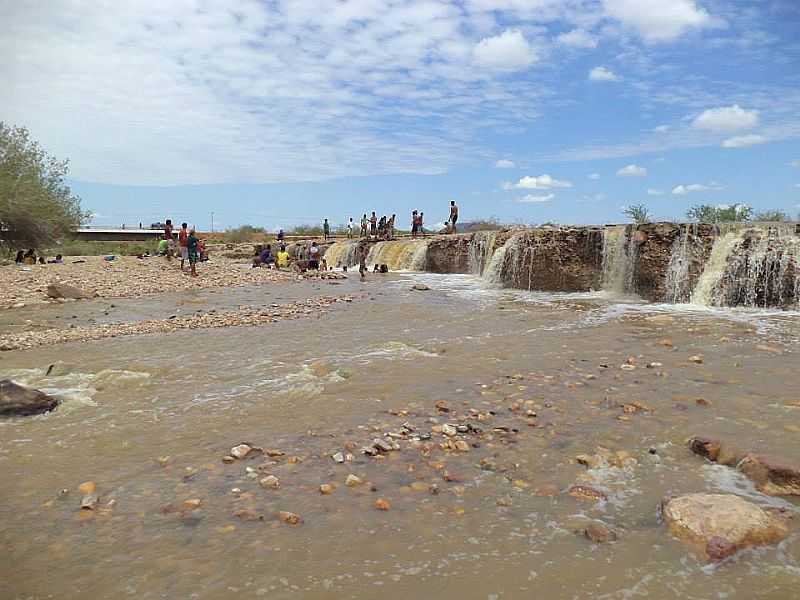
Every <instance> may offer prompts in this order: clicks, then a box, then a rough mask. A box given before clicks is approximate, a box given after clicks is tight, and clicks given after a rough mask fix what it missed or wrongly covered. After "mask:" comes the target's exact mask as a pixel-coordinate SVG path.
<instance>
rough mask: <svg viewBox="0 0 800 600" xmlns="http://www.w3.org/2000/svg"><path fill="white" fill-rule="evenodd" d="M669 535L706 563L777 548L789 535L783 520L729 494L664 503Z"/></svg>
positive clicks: (683, 498)
mask: <svg viewBox="0 0 800 600" xmlns="http://www.w3.org/2000/svg"><path fill="white" fill-rule="evenodd" d="M663 515H664V521H665V522H666V524H667V526H668V527H669V531H670V533H672V535H674V536H675V537H676V538H678V539H679V540H681V541H683V542H685V543H686V544H688V545H689V546H691V547H692V548H693V549H694V550H695V551H697V552H698V553H699V554H700V555H701V556H703V557H704V558H706V559H708V560H721V559H723V558H725V557H727V556H730V555H731V554H734V553H735V552H738V551H739V550H743V549H744V548H748V547H751V546H765V545H770V544H776V543H778V542H780V541H781V540H782V539H784V538H785V537H786V536H787V535H788V534H789V529H788V527H787V524H786V521H785V519H783V518H782V517H780V516H777V515H775V514H773V513H771V512H768V511H766V510H764V509H762V508H761V507H759V506H757V505H756V504H753V503H752V502H748V501H747V500H744V499H742V498H740V497H739V496H734V495H732V494H687V495H685V496H679V497H677V498H672V499H669V500H666V501H665V502H664V505H663Z"/></svg>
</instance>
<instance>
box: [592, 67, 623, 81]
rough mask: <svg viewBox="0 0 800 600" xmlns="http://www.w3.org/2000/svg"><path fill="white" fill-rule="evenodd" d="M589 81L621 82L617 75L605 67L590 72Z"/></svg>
mask: <svg viewBox="0 0 800 600" xmlns="http://www.w3.org/2000/svg"><path fill="white" fill-rule="evenodd" d="M589 79H590V80H591V81H619V77H617V75H616V73H614V72H613V71H611V70H610V69H606V68H605V67H595V68H594V69H592V70H591V71H589Z"/></svg>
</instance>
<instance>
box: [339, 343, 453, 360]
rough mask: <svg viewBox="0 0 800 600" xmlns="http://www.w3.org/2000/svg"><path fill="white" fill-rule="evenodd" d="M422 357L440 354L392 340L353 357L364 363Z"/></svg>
mask: <svg viewBox="0 0 800 600" xmlns="http://www.w3.org/2000/svg"><path fill="white" fill-rule="evenodd" d="M420 357H422V358H439V355H438V354H436V353H434V352H428V351H426V350H421V349H419V348H415V347H413V346H409V345H408V344H405V343H403V342H397V341H391V342H387V343H386V344H384V345H382V346H380V347H378V348H375V349H373V350H370V351H368V352H365V353H363V354H356V355H354V356H352V357H351V358H352V359H353V360H356V361H359V362H361V363H362V364H369V363H371V362H373V361H374V360H409V359H414V358H420Z"/></svg>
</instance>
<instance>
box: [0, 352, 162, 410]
mask: <svg viewBox="0 0 800 600" xmlns="http://www.w3.org/2000/svg"><path fill="white" fill-rule="evenodd" d="M48 370H49V371H50V375H48V374H47V373H48ZM6 378H7V379H11V380H12V381H14V382H16V383H18V384H20V385H24V386H26V387H30V388H35V389H37V390H40V391H42V392H44V393H45V394H48V395H50V396H53V397H55V398H58V399H59V400H60V401H61V404H60V405H59V409H58V412H69V411H70V410H72V409H73V408H77V407H81V406H97V403H96V402H95V401H94V399H93V398H94V396H95V395H96V394H97V392H98V391H104V390H112V389H114V388H116V387H118V386H130V385H136V384H137V383H142V382H144V381H147V380H148V379H150V373H147V372H144V371H128V370H124V369H103V370H101V371H98V372H97V373H89V372H85V371H77V370H71V369H70V368H69V367H68V366H67V365H65V364H64V363H56V364H55V365H52V368H50V369H44V368H34V369H10V370H6V371H0V379H6Z"/></svg>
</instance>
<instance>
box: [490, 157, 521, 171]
mask: <svg viewBox="0 0 800 600" xmlns="http://www.w3.org/2000/svg"><path fill="white" fill-rule="evenodd" d="M494 166H495V168H496V169H513V168H514V167H516V166H517V165H515V164H514V161H513V160H508V159H505V158H501V159H500V160H498V161H497V162H496V163H494Z"/></svg>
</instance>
